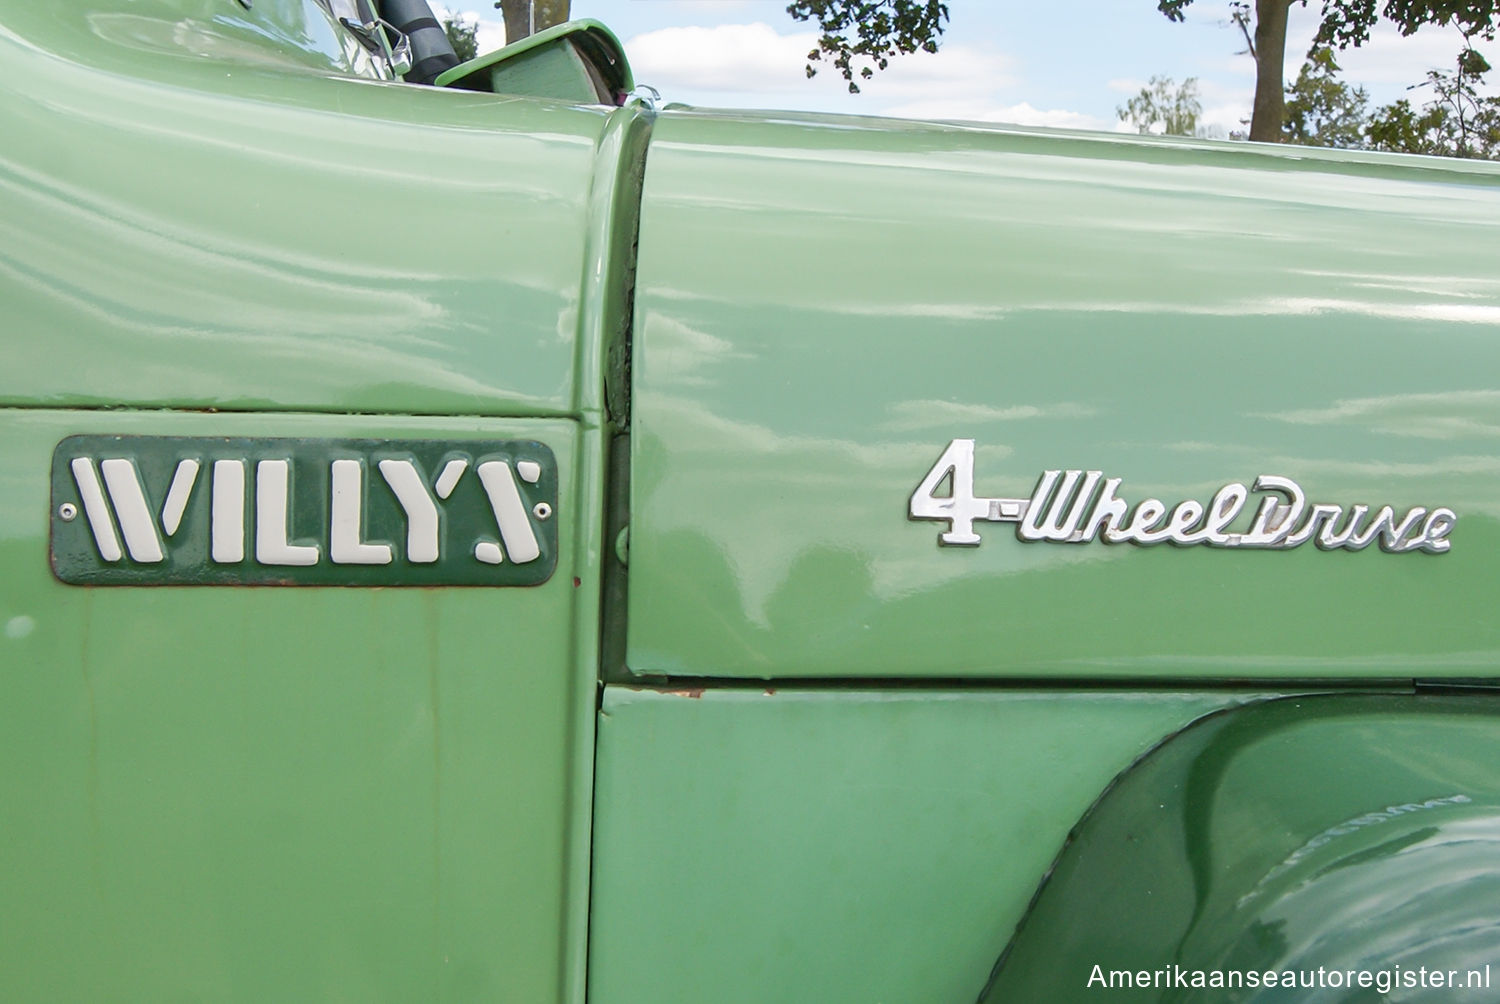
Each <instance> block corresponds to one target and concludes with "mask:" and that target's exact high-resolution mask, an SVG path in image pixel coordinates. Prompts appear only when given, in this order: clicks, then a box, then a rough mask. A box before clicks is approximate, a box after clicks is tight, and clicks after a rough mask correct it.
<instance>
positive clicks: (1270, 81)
mask: <svg viewBox="0 0 1500 1004" xmlns="http://www.w3.org/2000/svg"><path fill="white" fill-rule="evenodd" d="M1291 7H1292V0H1255V110H1254V111H1253V112H1252V113H1251V116H1250V138H1251V139H1253V140H1259V141H1260V142H1262V143H1280V142H1281V139H1282V136H1281V130H1282V126H1283V125H1284V123H1285V122H1286V86H1285V84H1284V83H1283V81H1282V79H1281V77H1282V66H1283V65H1284V64H1285V63H1286V18H1287V12H1288V11H1289V10H1291Z"/></svg>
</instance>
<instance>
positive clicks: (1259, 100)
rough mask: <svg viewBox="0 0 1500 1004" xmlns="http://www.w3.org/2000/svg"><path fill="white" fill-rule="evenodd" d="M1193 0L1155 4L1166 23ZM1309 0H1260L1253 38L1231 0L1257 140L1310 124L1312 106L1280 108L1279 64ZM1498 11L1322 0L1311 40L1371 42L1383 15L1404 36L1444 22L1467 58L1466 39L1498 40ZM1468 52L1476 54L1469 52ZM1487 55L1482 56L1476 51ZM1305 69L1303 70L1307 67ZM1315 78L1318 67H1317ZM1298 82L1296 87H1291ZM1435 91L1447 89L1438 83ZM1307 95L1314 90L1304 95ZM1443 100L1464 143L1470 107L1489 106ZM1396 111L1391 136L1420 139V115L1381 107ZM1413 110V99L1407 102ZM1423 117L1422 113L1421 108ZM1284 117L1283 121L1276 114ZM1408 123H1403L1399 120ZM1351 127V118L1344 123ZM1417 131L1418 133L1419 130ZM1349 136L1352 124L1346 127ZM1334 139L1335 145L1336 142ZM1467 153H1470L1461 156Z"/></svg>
mask: <svg viewBox="0 0 1500 1004" xmlns="http://www.w3.org/2000/svg"><path fill="white" fill-rule="evenodd" d="M1193 2H1194V0H1157V4H1156V9H1157V10H1158V11H1160V12H1161V13H1162V14H1163V15H1165V16H1166V18H1167V20H1169V21H1182V20H1183V19H1184V17H1185V16H1186V15H1185V13H1184V12H1185V11H1186V9H1187V8H1188V7H1189V6H1191V5H1192V3H1193ZM1307 2H1308V0H1256V2H1255V11H1256V13H1257V14H1258V15H1259V17H1260V18H1261V19H1262V21H1261V23H1258V24H1256V26H1255V30H1254V37H1252V33H1251V30H1250V19H1251V18H1250V4H1249V2H1248V0H1233V2H1231V3H1230V4H1229V9H1230V20H1231V21H1233V22H1234V23H1235V25H1236V26H1238V27H1239V29H1240V31H1241V32H1242V33H1243V34H1244V36H1245V39H1246V41H1248V42H1249V43H1250V55H1251V56H1252V57H1254V59H1255V66H1256V97H1255V120H1254V122H1253V123H1252V124H1251V127H1250V136H1251V138H1252V139H1275V138H1287V137H1289V136H1293V135H1295V132H1294V131H1295V130H1299V129H1300V130H1304V131H1305V130H1306V129H1307V128H1308V122H1307V120H1306V118H1305V114H1306V113H1307V112H1308V111H1309V109H1310V107H1311V106H1309V108H1304V119H1303V121H1301V122H1293V121H1291V119H1290V115H1291V114H1292V113H1291V109H1290V107H1289V106H1288V107H1287V108H1285V109H1283V107H1282V102H1281V100H1280V97H1281V94H1280V92H1281V62H1282V58H1283V56H1284V54H1285V44H1286V26H1287V14H1288V12H1289V11H1290V9H1291V7H1292V4H1294V3H1301V4H1303V5H1304V6H1305V5H1306V4H1307ZM1497 17H1500V0H1321V11H1320V15H1319V22H1318V32H1317V35H1316V36H1315V38H1314V41H1313V46H1314V50H1315V51H1316V50H1317V49H1320V48H1339V49H1344V48H1347V47H1349V46H1351V45H1353V46H1358V45H1362V44H1363V43H1365V42H1367V41H1369V39H1370V31H1371V29H1373V28H1374V26H1375V24H1376V22H1378V21H1379V20H1380V19H1381V18H1384V19H1386V20H1387V21H1389V22H1391V23H1392V24H1394V25H1395V26H1396V27H1397V28H1398V29H1399V30H1400V32H1401V34H1403V35H1410V34H1412V33H1413V32H1415V31H1416V30H1417V29H1418V28H1421V27H1423V26H1425V25H1442V26H1451V27H1455V28H1457V29H1458V30H1459V31H1460V32H1461V33H1462V34H1463V36H1464V52H1461V53H1460V54H1459V57H1458V58H1459V61H1460V64H1462V61H1463V60H1464V59H1465V58H1475V57H1478V53H1477V52H1476V51H1475V50H1474V49H1473V47H1472V46H1471V45H1470V44H1469V42H1470V40H1471V39H1473V38H1474V37H1475V36H1478V37H1481V38H1486V39H1493V38H1494V37H1495V28H1496V24H1495V21H1496V18H1497ZM1259 43H1263V44H1264V46H1265V48H1266V49H1267V51H1266V52H1257V51H1256V50H1257V48H1258V44H1259ZM1465 53H1473V56H1472V57H1470V56H1466V55H1465ZM1478 58H1482V57H1478ZM1304 70H1306V68H1304ZM1313 72H1314V76H1315V77H1316V75H1317V73H1318V72H1320V71H1319V70H1318V68H1317V67H1313ZM1473 76H1474V74H1473V73H1472V72H1471V71H1466V70H1465V69H1464V68H1463V66H1462V65H1460V67H1459V72H1458V73H1457V74H1456V75H1455V79H1456V82H1457V83H1458V84H1461V83H1462V82H1463V80H1464V79H1465V78H1466V77H1473ZM1307 85H1308V87H1310V88H1311V87H1314V86H1315V85H1316V80H1315V79H1311V80H1309V81H1308V82H1307ZM1428 85H1430V86H1433V87H1434V88H1438V84H1437V82H1436V81H1435V80H1433V79H1431V78H1429V84H1428ZM1294 86H1296V85H1294ZM1438 93H1439V94H1440V95H1443V93H1444V92H1443V91H1442V90H1441V89H1440V88H1438ZM1305 96H1308V97H1309V100H1314V96H1311V95H1305ZM1349 97H1350V95H1342V96H1340V95H1336V94H1331V93H1328V94H1323V95H1322V96H1321V97H1317V98H1316V100H1325V99H1326V100H1338V99H1347V98H1349ZM1441 100H1442V101H1443V102H1444V103H1446V104H1448V105H1450V106H1452V111H1451V114H1452V115H1453V116H1454V121H1455V123H1456V128H1457V129H1458V137H1459V138H1458V140H1457V145H1456V146H1455V149H1456V150H1463V149H1467V148H1468V147H1467V126H1466V123H1467V120H1468V115H1469V112H1470V111H1472V112H1474V113H1475V114H1479V113H1480V112H1482V111H1483V110H1484V108H1485V107H1488V106H1486V105H1484V103H1483V102H1477V101H1471V103H1472V104H1473V106H1474V107H1473V108H1472V109H1468V110H1466V109H1465V108H1464V107H1463V106H1464V102H1465V101H1466V100H1468V99H1466V98H1464V97H1463V95H1462V93H1461V88H1460V89H1459V92H1457V96H1453V95H1449V96H1448V97H1443V98H1442V99H1441ZM1387 110H1388V111H1391V114H1392V116H1393V117H1392V118H1391V120H1390V121H1389V122H1388V123H1387V125H1388V126H1389V128H1390V129H1391V130H1393V132H1391V133H1389V135H1400V136H1404V137H1406V138H1407V139H1412V140H1413V141H1415V136H1416V133H1410V134H1409V133H1407V132H1405V131H1404V130H1406V129H1407V128H1408V127H1410V128H1412V129H1417V126H1416V122H1417V120H1418V119H1421V118H1422V117H1423V116H1419V115H1416V113H1415V112H1412V117H1411V119H1410V121H1408V120H1407V118H1405V117H1403V114H1404V113H1402V112H1400V110H1399V109H1397V108H1396V106H1395V105H1391V106H1388V107H1387V109H1383V110H1382V111H1387ZM1407 110H1408V111H1410V110H1411V108H1410V102H1408V103H1407ZM1424 115H1425V113H1424ZM1278 117H1281V120H1280V121H1277V118H1278ZM1402 123H1404V124H1402ZM1346 126H1347V123H1346ZM1329 128H1330V131H1329V132H1327V133H1326V134H1325V135H1323V136H1321V137H1319V138H1318V140H1317V141H1318V142H1332V140H1333V138H1334V137H1335V136H1336V135H1340V133H1339V129H1338V128H1335V126H1334V124H1333V123H1330V127H1329ZM1418 132H1421V130H1420V129H1418ZM1343 134H1344V135H1347V128H1345V129H1344V133H1343ZM1335 145H1337V144H1335ZM1458 155H1459V156H1468V154H1458Z"/></svg>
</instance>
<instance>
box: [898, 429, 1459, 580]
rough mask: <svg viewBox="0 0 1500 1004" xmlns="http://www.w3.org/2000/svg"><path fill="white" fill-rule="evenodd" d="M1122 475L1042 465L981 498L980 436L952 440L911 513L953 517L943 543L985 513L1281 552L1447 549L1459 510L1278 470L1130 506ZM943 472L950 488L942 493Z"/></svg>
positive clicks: (989, 517) (1023, 531)
mask: <svg viewBox="0 0 1500 1004" xmlns="http://www.w3.org/2000/svg"><path fill="white" fill-rule="evenodd" d="M1122 480H1123V479H1121V478H1106V477H1105V476H1104V472H1103V471H1082V470H1074V471H1063V470H1058V471H1043V472H1042V476H1041V477H1040V478H1039V479H1038V480H1037V483H1036V487H1035V488H1034V489H1032V492H1031V496H1030V497H1029V498H979V497H976V496H975V494H974V440H972V439H955V440H953V441H952V442H951V443H949V444H948V447H947V449H945V450H944V451H943V454H942V456H940V457H938V460H937V463H936V464H934V465H933V466H932V469H931V470H929V471H928V472H927V476H926V477H924V478H923V479H922V483H921V484H919V485H918V486H917V490H916V491H915V492H913V493H912V496H911V502H910V504H909V507H908V514H909V516H910V517H911V518H912V519H922V520H936V521H940V522H945V523H947V524H948V529H947V530H945V531H944V532H942V533H940V534H938V543H940V544H947V545H958V546H973V545H977V544H978V543H979V542H980V536H979V534H978V533H976V532H975V530H974V524H975V522H977V521H980V520H984V521H987V522H991V523H1014V524H1016V536H1017V537H1018V538H1019V539H1021V540H1024V541H1049V542H1052V543H1057V544H1088V543H1091V542H1093V541H1096V540H1097V541H1102V542H1103V543H1106V544H1139V545H1144V546H1149V545H1152V544H1163V543H1168V544H1176V545H1178V546H1179V547H1189V546H1192V545H1194V544H1205V545H1207V546H1209V547H1244V548H1259V549H1264V550H1279V551H1284V550H1289V549H1291V548H1294V547H1301V546H1302V545H1303V544H1306V543H1309V542H1311V543H1312V544H1313V545H1315V546H1316V547H1318V548H1319V549H1321V550H1324V551H1333V550H1339V549H1343V550H1346V551H1359V550H1363V549H1364V548H1366V547H1369V546H1370V544H1372V543H1376V542H1378V543H1379V545H1380V549H1381V550H1382V551H1386V552H1388V553H1391V554H1401V553H1405V552H1407V551H1426V552H1427V553H1429V554H1442V553H1444V552H1445V551H1447V550H1448V548H1449V547H1450V546H1451V542H1450V541H1449V540H1448V534H1449V533H1451V532H1452V530H1453V525H1454V523H1455V522H1456V521H1457V519H1458V517H1457V515H1455V514H1454V512H1453V510H1452V509H1446V508H1443V507H1441V506H1439V507H1437V508H1434V509H1428V508H1426V507H1425V506H1414V507H1412V508H1410V509H1408V510H1406V512H1405V513H1404V514H1398V512H1397V511H1396V510H1395V509H1394V508H1392V507H1391V506H1382V507H1380V508H1379V509H1378V510H1376V511H1375V512H1374V514H1373V515H1371V509H1372V507H1371V506H1368V505H1349V506H1345V505H1337V504H1330V503H1322V502H1317V503H1312V504H1309V503H1308V499H1307V493H1306V492H1304V491H1303V490H1302V486H1301V485H1299V484H1297V482H1295V481H1293V480H1292V479H1291V478H1284V477H1280V476H1278V475H1274V474H1262V475H1260V476H1259V477H1258V478H1256V479H1255V482H1254V483H1253V484H1252V485H1251V486H1250V487H1248V488H1247V487H1245V486H1244V485H1243V484H1240V483H1239V482H1232V483H1230V484H1227V485H1225V486H1224V487H1222V488H1220V489H1219V490H1218V491H1217V492H1216V493H1214V496H1213V498H1212V499H1210V500H1208V501H1207V502H1200V501H1198V500H1196V499H1188V500H1186V501H1183V502H1178V503H1177V504H1176V505H1175V506H1171V507H1168V506H1167V504H1166V503H1164V502H1162V501H1161V500H1160V499H1153V498H1148V499H1142V500H1141V501H1139V502H1137V503H1135V504H1134V505H1133V506H1132V505H1131V504H1130V502H1128V501H1127V500H1126V499H1123V498H1121V497H1120V495H1119V491H1120V484H1121V482H1122ZM944 481H948V482H949V493H948V494H947V495H938V494H937V491H938V488H939V486H940V485H942V484H943V482H944ZM1253 494H1259V495H1261V496H1262V498H1261V499H1260V502H1259V505H1258V507H1256V508H1255V510H1254V511H1255V516H1254V518H1253V519H1251V520H1250V522H1249V525H1248V526H1245V525H1243V521H1242V520H1240V517H1241V514H1242V513H1245V512H1247V511H1249V510H1248V509H1247V505H1248V504H1249V503H1250V501H1251V496H1252V495H1253Z"/></svg>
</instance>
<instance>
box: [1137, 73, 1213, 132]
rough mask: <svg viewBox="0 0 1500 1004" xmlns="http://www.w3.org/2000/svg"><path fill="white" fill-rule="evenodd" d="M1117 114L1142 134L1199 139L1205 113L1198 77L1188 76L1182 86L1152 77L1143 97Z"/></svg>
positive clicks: (1140, 95) (1142, 92)
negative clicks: (1199, 119)
mask: <svg viewBox="0 0 1500 1004" xmlns="http://www.w3.org/2000/svg"><path fill="white" fill-rule="evenodd" d="M1115 111H1116V112H1118V113H1119V116H1120V121H1121V122H1129V123H1130V124H1131V125H1133V126H1135V128H1136V131H1137V132H1139V133H1142V134H1145V133H1164V134H1166V135H1168V136H1195V135H1197V134H1198V116H1200V115H1202V114H1203V105H1202V103H1201V102H1199V100H1198V78H1197V77H1188V78H1187V79H1186V80H1184V81H1183V82H1182V85H1181V86H1178V85H1177V84H1176V82H1175V81H1173V80H1172V78H1171V77H1152V78H1151V82H1150V83H1149V84H1148V85H1147V86H1145V87H1142V88H1141V92H1140V93H1139V94H1137V95H1136V96H1135V97H1133V98H1131V99H1130V100H1129V101H1127V102H1125V104H1123V105H1121V106H1120V107H1119V108H1117V109H1115Z"/></svg>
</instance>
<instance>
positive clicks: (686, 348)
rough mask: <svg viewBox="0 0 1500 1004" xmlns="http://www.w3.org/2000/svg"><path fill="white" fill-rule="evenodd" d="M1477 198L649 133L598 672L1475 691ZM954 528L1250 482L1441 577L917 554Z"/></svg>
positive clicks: (1306, 555)
mask: <svg viewBox="0 0 1500 1004" xmlns="http://www.w3.org/2000/svg"><path fill="white" fill-rule="evenodd" d="M1497 260H1500V169H1497V168H1496V167H1495V166H1494V165H1480V164H1474V163H1468V162H1462V163H1458V162H1452V161H1447V162H1439V161H1436V160H1432V159H1421V158H1404V157H1393V156H1381V155H1374V154H1351V153H1334V152H1332V151H1319V150H1308V149H1300V148H1290V147H1274V148H1272V147H1261V146H1257V145H1246V144H1225V143H1209V142H1202V141H1168V140H1158V139H1151V138H1140V137H1122V136H1102V135H1091V134H1069V133H1061V132H1042V131H1029V130H1022V129H1007V128H999V127H984V126H977V125H976V126H962V125H934V124H924V123H910V122H906V123H896V122H889V121H881V120H875V119H858V118H839V117H831V116H809V115H791V114H787V115H781V116H778V117H774V118H771V117H766V116H764V115H758V114H750V113H743V114H740V113H731V112H707V111H704V112H699V111H692V110H676V111H671V110H669V111H667V112H665V113H663V115H662V116H661V117H660V119H659V120H658V123H657V126H656V132H655V135H654V138H653V141H652V148H651V156H650V168H649V173H648V177H647V180H646V187H645V193H644V203H643V207H642V214H641V234H640V260H639V263H638V268H639V277H640V282H639V285H638V288H637V294H636V305H637V309H636V355H635V397H634V402H633V415H634V419H633V424H632V431H633V435H632V442H633V471H632V513H631V528H630V592H631V615H630V626H629V656H628V664H629V667H630V669H631V670H632V671H634V672H636V673H641V674H650V673H665V674H680V675H686V676H724V677H751V678H775V677H795V676H807V677H822V678H831V677H841V676H857V677H864V678H870V677H929V678H932V677H997V678H998V677H1040V676H1047V677H1087V678H1104V677H1114V678H1127V677H1130V678H1141V677H1155V678H1167V677H1171V678H1183V677H1198V678H1210V677H1216V678H1332V677H1367V678H1376V677H1389V678H1410V677H1424V676H1483V675H1490V674H1493V673H1495V672H1496V669H1497V665H1500V620H1497V619H1496V618H1495V617H1494V616H1493V613H1494V606H1495V599H1496V597H1497V595H1500V564H1497V563H1496V562H1495V561H1494V560H1493V556H1494V554H1495V551H1496V548H1497V546H1500V453H1497V447H1496V443H1497V439H1496V437H1495V435H1494V433H1495V429H1496V428H1497V424H1500V281H1497V279H1496V277H1495V272H1494V263H1495V261H1497ZM956 437H972V438H975V439H977V441H978V459H977V465H976V475H975V485H976V490H977V491H978V492H979V494H981V495H986V496H1019V497H1023V498H1024V497H1026V496H1027V495H1029V494H1030V493H1031V490H1032V488H1033V486H1034V485H1035V484H1036V482H1037V478H1038V476H1039V475H1040V474H1041V472H1042V471H1044V470H1047V469H1055V468H1080V469H1098V470H1102V471H1104V472H1106V474H1107V475H1109V476H1113V477H1121V478H1123V479H1124V482H1125V483H1124V487H1123V489H1122V493H1123V494H1126V495H1128V496H1129V497H1130V498H1131V499H1132V500H1138V499H1140V498H1143V497H1146V496H1153V497H1156V498H1160V499H1163V500H1165V501H1166V502H1167V503H1168V504H1169V505H1170V504H1174V503H1175V502H1177V501H1179V500H1182V499H1187V498H1197V499H1200V500H1206V499H1207V498H1208V497H1210V496H1211V495H1212V494H1213V493H1214V492H1215V490H1216V489H1218V488H1219V487H1220V486H1222V485H1225V484H1227V483H1230V482H1243V483H1246V484H1248V483H1250V482H1252V481H1253V480H1254V479H1255V478H1256V476H1257V475H1259V474H1276V475H1283V476H1287V477H1291V478H1294V479H1296V480H1297V481H1298V482H1300V483H1301V484H1302V486H1303V487H1304V488H1305V489H1306V490H1307V491H1308V493H1309V495H1310V496H1311V498H1312V500H1313V501H1330V502H1342V503H1344V504H1352V503H1366V504H1370V505H1372V506H1376V507H1378V506H1381V505H1386V504H1389V505H1392V506H1397V507H1401V508H1402V509H1403V510H1404V508H1405V507H1410V506H1416V505H1422V506H1427V507H1435V506H1448V507H1450V508H1452V509H1454V510H1455V511H1456V512H1457V513H1458V522H1457V526H1456V528H1455V529H1454V531H1453V534H1452V551H1451V552H1450V553H1448V554H1443V555H1429V554H1403V555H1388V554H1383V553H1381V552H1380V551H1379V550H1378V549H1376V548H1373V547H1372V548H1371V549H1369V550H1367V551H1364V552H1360V553H1348V552H1334V553H1323V552H1320V551H1317V550H1315V549H1313V548H1312V547H1304V548H1302V549H1300V550H1297V551H1287V552H1271V551H1226V550H1217V549H1209V548H1205V547H1196V548H1176V547H1171V546H1161V547H1156V548H1138V547H1133V546H1129V545H1110V546H1107V545H1104V544H1092V545H1057V544H1040V543H1038V544H1026V543H1022V542H1021V541H1019V540H1017V539H1016V537H1015V534H1014V526H1013V525H1005V524H977V527H978V529H979V530H980V532H981V533H982V534H983V535H984V538H985V539H984V542H983V544H982V545H981V546H979V547H975V548H940V547H939V546H938V544H937V534H938V531H939V530H940V529H942V527H940V526H939V525H937V524H934V523H927V522H911V521H908V519H907V515H906V511H907V503H908V499H909V497H910V495H911V493H912V491H913V489H915V488H916V486H917V484H918V483H919V482H920V481H921V479H922V478H923V476H924V475H925V474H926V473H927V471H928V469H929V468H930V467H931V466H932V464H933V462H934V461H935V460H936V458H937V456H938V455H939V453H940V452H941V451H942V449H943V448H944V447H945V446H946V445H947V443H948V442H949V440H950V439H953V438H956Z"/></svg>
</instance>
